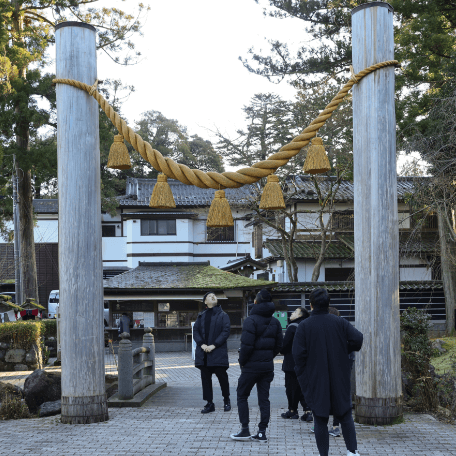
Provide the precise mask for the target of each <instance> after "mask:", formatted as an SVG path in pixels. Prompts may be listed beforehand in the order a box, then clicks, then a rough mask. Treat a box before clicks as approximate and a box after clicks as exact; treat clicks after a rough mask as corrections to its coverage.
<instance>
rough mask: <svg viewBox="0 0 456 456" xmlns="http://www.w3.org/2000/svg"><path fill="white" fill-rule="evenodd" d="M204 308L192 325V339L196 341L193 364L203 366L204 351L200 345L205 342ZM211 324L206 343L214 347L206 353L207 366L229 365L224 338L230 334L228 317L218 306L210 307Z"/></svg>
mask: <svg viewBox="0 0 456 456" xmlns="http://www.w3.org/2000/svg"><path fill="white" fill-rule="evenodd" d="M206 312H207V311H206V310H205V311H204V312H202V313H201V314H199V315H198V318H197V319H196V322H195V324H194V325H193V339H194V341H195V342H196V351H195V366H197V367H198V366H204V354H205V353H204V351H203V349H202V348H201V345H204V344H205V343H206V329H205V328H206V326H205V320H206ZM212 312H213V313H212V319H211V326H210V329H209V338H208V343H207V345H215V349H214V350H212V351H211V352H210V353H207V366H214V367H215V366H223V367H227V368H228V367H229V362H228V347H227V344H226V340H227V339H228V336H229V335H230V318H229V317H228V314H227V313H225V312H224V311H223V310H222V308H221V307H220V306H216V307H214V308H213V309H212Z"/></svg>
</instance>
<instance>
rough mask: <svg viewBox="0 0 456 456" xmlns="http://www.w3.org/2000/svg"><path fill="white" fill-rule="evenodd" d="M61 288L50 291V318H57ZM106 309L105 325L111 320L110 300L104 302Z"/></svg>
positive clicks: (104, 313)
mask: <svg viewBox="0 0 456 456" xmlns="http://www.w3.org/2000/svg"><path fill="white" fill-rule="evenodd" d="M59 297H60V296H59V290H52V291H51V292H50V293H49V300H48V313H47V315H48V318H55V313H56V308H57V306H58V305H59ZM103 307H104V309H103V318H104V325H105V326H107V325H108V321H109V309H108V301H105V302H104V306H103Z"/></svg>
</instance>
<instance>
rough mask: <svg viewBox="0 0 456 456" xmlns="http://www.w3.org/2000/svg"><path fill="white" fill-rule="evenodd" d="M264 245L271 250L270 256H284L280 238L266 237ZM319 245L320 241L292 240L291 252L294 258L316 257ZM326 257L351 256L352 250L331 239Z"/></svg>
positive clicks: (346, 257)
mask: <svg viewBox="0 0 456 456" xmlns="http://www.w3.org/2000/svg"><path fill="white" fill-rule="evenodd" d="M264 247H265V248H266V249H268V250H269V251H270V252H271V256H273V257H274V258H283V257H284V255H283V247H282V241H281V240H278V239H277V240H276V239H268V240H267V241H265V242H264ZM320 247H321V243H320V242H307V241H294V242H293V253H294V256H295V258H316V257H317V256H318V254H319V252H320ZM287 248H288V246H287ZM326 257H327V258H340V259H348V258H353V250H352V249H350V248H349V247H347V246H346V245H345V244H343V243H342V242H338V241H333V242H331V243H330V244H329V245H328V246H327V247H326Z"/></svg>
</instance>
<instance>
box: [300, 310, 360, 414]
mask: <svg viewBox="0 0 456 456" xmlns="http://www.w3.org/2000/svg"><path fill="white" fill-rule="evenodd" d="M362 344H363V335H362V334H361V333H360V332H359V331H358V330H357V329H355V328H354V327H353V326H352V325H351V324H350V323H349V322H348V321H347V320H345V319H344V318H340V317H336V316H335V315H331V314H329V313H328V311H327V310H314V311H312V313H311V316H310V317H309V318H307V319H305V320H304V321H303V322H301V323H300V324H299V326H298V329H297V331H296V335H295V338H294V342H293V358H294V360H295V363H296V367H295V372H296V374H297V376H298V380H299V384H300V385H301V390H302V392H303V394H304V397H305V399H306V402H307V404H308V405H309V407H310V409H311V410H312V411H313V412H314V414H315V415H317V416H321V417H328V416H329V415H331V414H333V415H336V416H342V415H344V414H345V413H346V412H348V411H349V410H350V409H351V407H352V403H351V397H350V361H349V359H348V355H349V353H351V352H353V351H359V350H360V349H361V346H362Z"/></svg>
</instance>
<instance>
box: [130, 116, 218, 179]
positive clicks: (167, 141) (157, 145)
mask: <svg viewBox="0 0 456 456" xmlns="http://www.w3.org/2000/svg"><path fill="white" fill-rule="evenodd" d="M136 129H137V133H138V134H139V135H140V136H141V137H142V138H143V139H144V141H147V142H149V143H150V144H151V146H152V147H153V148H154V149H156V150H158V151H159V152H160V153H161V154H162V155H163V156H164V157H169V158H172V159H173V160H174V161H176V162H177V163H181V164H183V165H187V166H188V167H189V168H198V169H201V170H202V171H217V172H223V171H224V169H223V162H222V159H221V157H219V156H218V155H217V153H216V151H215V150H214V148H213V146H212V144H211V142H210V141H207V140H204V139H203V138H201V137H200V136H198V135H193V136H191V137H190V136H189V135H188V132H187V128H186V127H185V126H183V125H181V124H179V122H178V121H177V120H174V119H168V118H166V117H165V116H164V115H163V114H162V113H161V112H158V111H147V112H144V113H143V114H142V116H141V119H140V120H139V121H137V122H136ZM156 175H157V171H155V170H154V169H152V168H151V167H150V171H149V172H148V173H147V176H145V177H155V176H156Z"/></svg>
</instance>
